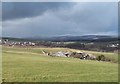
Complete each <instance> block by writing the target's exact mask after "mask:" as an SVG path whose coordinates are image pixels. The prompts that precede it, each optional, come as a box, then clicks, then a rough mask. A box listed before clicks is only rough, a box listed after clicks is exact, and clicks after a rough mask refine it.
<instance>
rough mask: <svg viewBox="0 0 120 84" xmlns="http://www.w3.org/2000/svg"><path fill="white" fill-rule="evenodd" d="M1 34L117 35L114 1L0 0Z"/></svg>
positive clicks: (31, 35)
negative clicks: (7, 0) (18, 0)
mask: <svg viewBox="0 0 120 84" xmlns="http://www.w3.org/2000/svg"><path fill="white" fill-rule="evenodd" d="M2 27H3V28H2V34H3V36H7V37H8V36H9V37H34V36H60V35H77V36H78V35H88V34H98V35H117V34H118V3H117V2H103V3H102V2H79V3H77V2H31V3H30V2H16V3H15V2H3V4H2Z"/></svg>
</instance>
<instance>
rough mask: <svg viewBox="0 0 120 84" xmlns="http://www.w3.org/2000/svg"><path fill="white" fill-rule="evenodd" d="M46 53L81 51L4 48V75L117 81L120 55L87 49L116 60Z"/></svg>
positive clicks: (20, 79) (20, 78)
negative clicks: (98, 59)
mask: <svg viewBox="0 0 120 84" xmlns="http://www.w3.org/2000/svg"><path fill="white" fill-rule="evenodd" d="M41 49H42V50H45V51H46V52H57V51H78V50H75V49H68V48H22V47H21V48H20V47H3V49H2V62H3V65H2V77H3V81H5V82H117V81H118V64H117V62H118V55H117V54H115V53H101V52H92V51H84V52H88V53H91V54H94V55H96V56H98V55H100V54H103V55H105V56H107V57H109V58H111V59H112V60H113V62H102V61H95V60H80V59H78V58H65V57H51V56H47V55H44V54H43V53H42V51H41Z"/></svg>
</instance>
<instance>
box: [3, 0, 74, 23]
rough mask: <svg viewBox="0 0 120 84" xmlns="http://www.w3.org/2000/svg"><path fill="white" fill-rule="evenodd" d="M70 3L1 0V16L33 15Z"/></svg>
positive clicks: (16, 17)
mask: <svg viewBox="0 0 120 84" xmlns="http://www.w3.org/2000/svg"><path fill="white" fill-rule="evenodd" d="M66 5H67V7H68V6H70V5H72V4H69V3H66V2H62V3H57V2H52V3H50V2H3V4H2V14H3V16H2V18H3V21H4V20H11V19H18V18H25V17H34V16H38V15H42V14H43V13H44V12H45V11H47V10H53V11H54V10H57V9H59V7H60V6H62V7H65V6H66Z"/></svg>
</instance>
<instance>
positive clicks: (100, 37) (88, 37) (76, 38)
mask: <svg viewBox="0 0 120 84" xmlns="http://www.w3.org/2000/svg"><path fill="white" fill-rule="evenodd" d="M26 39H32V40H45V41H114V40H115V41H117V40H118V37H117V36H105V35H84V36H56V37H31V38H26Z"/></svg>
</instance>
